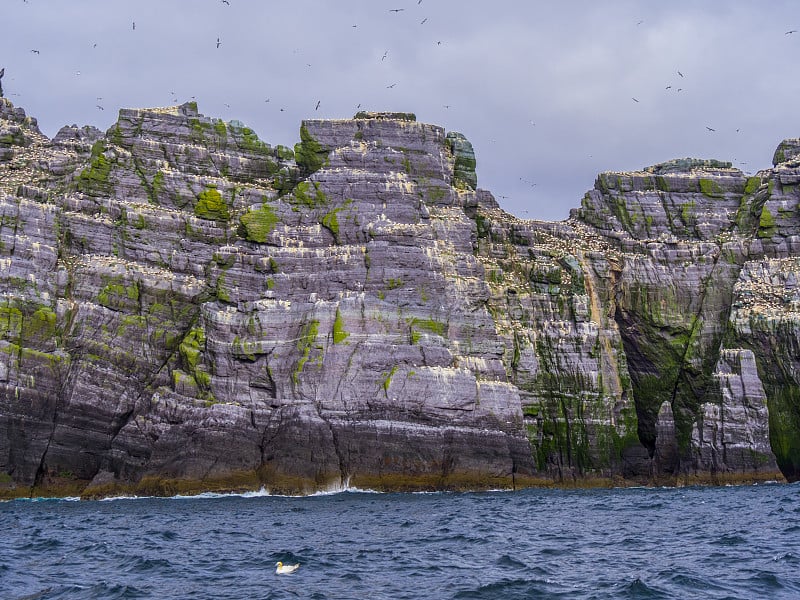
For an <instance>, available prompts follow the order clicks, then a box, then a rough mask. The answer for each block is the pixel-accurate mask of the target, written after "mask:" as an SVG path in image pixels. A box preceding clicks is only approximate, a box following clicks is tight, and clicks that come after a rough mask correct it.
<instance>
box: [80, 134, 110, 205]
mask: <svg viewBox="0 0 800 600" xmlns="http://www.w3.org/2000/svg"><path fill="white" fill-rule="evenodd" d="M105 151H106V144H105V142H104V141H102V140H99V141H97V142H95V144H94V145H93V146H92V155H91V161H90V163H89V166H88V167H87V168H86V169H84V170H83V171H81V173H80V174H79V175H78V178H77V180H76V181H77V185H78V190H80V191H81V192H84V193H85V194H90V195H100V194H109V193H110V192H111V187H112V186H111V183H110V182H109V175H110V174H111V167H112V163H111V161H110V160H109V159H108V158H106V156H105V154H104V152H105Z"/></svg>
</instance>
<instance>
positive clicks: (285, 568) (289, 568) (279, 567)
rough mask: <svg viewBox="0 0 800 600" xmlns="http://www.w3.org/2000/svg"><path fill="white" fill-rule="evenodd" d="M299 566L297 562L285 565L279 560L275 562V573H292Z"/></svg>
mask: <svg viewBox="0 0 800 600" xmlns="http://www.w3.org/2000/svg"><path fill="white" fill-rule="evenodd" d="M299 568H300V564H299V563H298V564H296V565H285V564H283V563H282V562H281V561H278V562H276V563H275V573H276V574H277V575H288V574H289V573H294V572H295V571H297V569H299Z"/></svg>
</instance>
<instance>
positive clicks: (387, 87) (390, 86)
mask: <svg viewBox="0 0 800 600" xmlns="http://www.w3.org/2000/svg"><path fill="white" fill-rule="evenodd" d="M396 85H397V84H396V83H393V84H392V85H387V86H386V89H387V90H388V89H389V88H393V87H394V86H396Z"/></svg>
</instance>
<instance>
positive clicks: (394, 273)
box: [0, 100, 800, 496]
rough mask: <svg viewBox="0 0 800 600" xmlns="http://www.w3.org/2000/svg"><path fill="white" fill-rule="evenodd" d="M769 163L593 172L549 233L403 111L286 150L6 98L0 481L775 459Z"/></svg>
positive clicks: (485, 472)
mask: <svg viewBox="0 0 800 600" xmlns="http://www.w3.org/2000/svg"><path fill="white" fill-rule="evenodd" d="M6 132H7V133H6ZM792 160H793V159H790V160H788V161H784V162H783V163H780V164H778V166H776V167H775V169H773V170H771V171H768V172H763V173H760V174H759V175H758V176H757V177H755V178H747V177H745V176H744V175H743V174H742V173H741V172H739V171H738V170H735V169H731V168H730V166H729V164H727V163H720V162H717V161H697V160H694V159H683V160H680V161H672V162H671V163H665V164H664V165H661V166H658V165H657V166H656V167H652V168H650V169H648V170H645V171H642V172H641V173H619V174H615V173H606V174H602V175H600V177H599V178H598V181H597V184H596V185H595V189H594V190H592V191H590V192H589V193H587V195H586V197H585V198H584V200H583V203H582V207H581V208H580V209H578V210H577V211H575V212H574V214H573V217H572V218H571V219H569V220H568V221H565V222H561V223H545V222H535V221H520V220H518V219H516V218H514V217H513V216H511V215H509V214H507V213H504V212H502V211H501V210H499V208H498V206H497V204H496V202H495V201H494V199H493V198H492V197H491V194H489V193H488V192H486V191H484V190H479V189H476V187H477V179H476V177H475V172H474V167H475V158H474V153H473V150H472V146H471V145H470V144H469V142H468V141H467V140H466V139H465V138H464V136H462V135H461V134H457V133H453V132H451V133H447V132H445V131H444V130H443V129H442V128H440V127H437V126H434V125H428V124H424V123H419V122H417V121H416V119H415V117H414V116H413V115H412V114H411V113H359V114H358V115H356V117H355V118H353V119H348V120H334V121H331V120H327V121H323V120H309V121H304V122H303V124H302V126H301V130H300V142H299V143H298V144H297V145H296V146H295V147H294V149H289V148H285V147H281V146H277V147H272V146H270V145H268V144H266V143H264V142H262V141H261V140H259V139H258V138H257V137H256V136H255V134H254V133H253V132H252V131H251V130H250V129H249V128H247V127H246V126H245V125H244V124H242V123H239V122H237V121H232V122H230V123H227V122H223V121H221V120H217V119H210V118H207V117H205V116H203V115H201V114H200V113H198V112H197V107H196V105H194V104H193V103H188V104H184V105H182V106H179V107H171V108H165V109H146V110H122V111H120V116H119V120H118V122H117V123H116V124H115V125H114V126H112V127H111V128H110V129H109V130H108V131H107V132H106V133H105V134H103V133H101V132H99V131H97V130H96V129H93V128H89V127H84V128H78V127H76V126H72V127H66V128H63V129H62V130H61V131H60V132H59V133H58V135H57V136H56V137H55V138H54V139H53V140H48V139H47V138H46V137H44V136H43V135H41V133H40V132H39V131H38V129H37V128H36V123H35V120H33V119H30V118H29V117H26V116H25V114H24V112H23V111H22V110H21V109H18V108H14V107H13V106H12V105H11V103H10V102H8V101H7V100H0V215H2V221H0V263H2V270H0V294H2V304H0V350H2V352H0V469H2V473H1V474H0V494H2V495H6V496H14V495H27V494H31V493H34V494H37V493H64V494H84V495H86V496H92V495H104V494H113V493H122V492H137V493H156V494H171V493H175V492H179V491H200V490H207V489H228V490H232V489H248V488H258V487H260V486H264V487H266V488H268V489H270V490H272V491H275V492H292V493H297V492H310V491H314V490H318V489H326V488H336V487H342V486H345V485H352V486H357V487H365V488H378V489H397V490H409V489H465V488H487V487H515V486H522V485H530V484H536V483H547V482H556V483H559V482H560V483H565V484H567V483H568V484H570V485H574V484H575V483H578V484H580V483H581V482H587V483H588V482H590V481H594V482H603V483H608V482H616V483H622V482H624V481H626V480H628V481H631V482H636V483H641V482H648V481H650V482H667V483H669V482H678V481H745V480H759V479H768V478H775V477H780V474H779V472H778V466H780V468H781V470H783V472H784V473H785V474H786V476H787V477H788V478H792V477H795V476H796V473H797V469H798V459H797V457H798V448H797V442H796V440H797V439H798V435H797V431H798V427H799V426H800V421H799V420H798V417H797V415H798V408H797V407H798V398H796V397H795V396H796V395H794V394H793V393H792V392H791V391H786V390H787V389H789V390H791V389H800V388H797V383H798V382H797V381H796V379H795V373H796V370H795V367H794V365H795V362H796V360H797V355H798V354H797V352H795V351H794V350H792V348H796V346H797V344H796V339H797V337H796V335H795V333H796V331H795V327H794V325H792V323H794V317H793V316H792V315H793V314H794V313H792V310H793V308H792V307H793V304H792V302H794V299H793V295H792V294H793V293H794V292H793V290H794V283H795V282H794V275H793V273H794V271H793V268H794V267H793V265H794V259H793V258H792V257H793V256H794V255H795V246H796V243H795V240H794V233H793V232H794V231H796V224H795V223H794V222H793V219H794V218H795V217H794V213H795V212H796V210H795V209H796V206H797V198H796V196H795V193H794V188H793V185H794V183H793V182H794V181H795V180H794V179H793V177H795V172H796V169H797V166H796V165H794V163H792V162H791V161H792ZM767 212H769V215H770V216H769V217H767V216H766V215H767ZM792 336H794V337H792ZM792 344H794V345H792ZM778 366H780V368H778ZM792 386H794V387H792ZM776 459H777V463H776Z"/></svg>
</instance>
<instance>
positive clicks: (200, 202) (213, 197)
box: [194, 186, 230, 221]
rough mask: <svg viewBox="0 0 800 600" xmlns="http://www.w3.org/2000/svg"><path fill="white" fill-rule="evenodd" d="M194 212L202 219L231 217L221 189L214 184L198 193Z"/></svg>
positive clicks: (217, 219) (215, 219) (211, 219)
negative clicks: (220, 191)
mask: <svg viewBox="0 0 800 600" xmlns="http://www.w3.org/2000/svg"><path fill="white" fill-rule="evenodd" d="M194 214H195V215H196V216H198V217H199V218H201V219H208V220H210V221H227V220H228V219H229V218H230V213H229V212H228V205H227V204H226V203H225V200H224V198H223V197H222V194H220V193H219V190H218V189H217V188H215V187H213V186H210V187H208V188H206V189H205V190H203V191H202V192H200V194H198V196H197V204H195V207H194Z"/></svg>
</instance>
